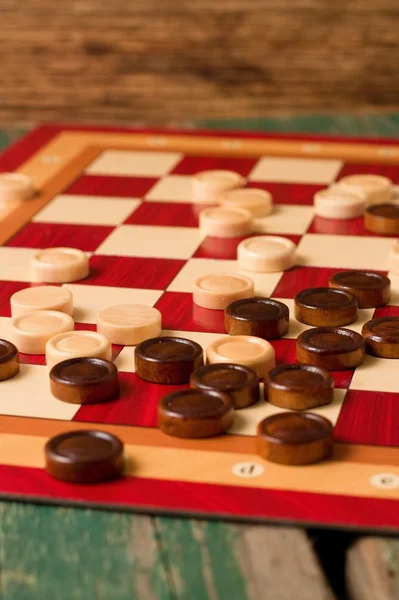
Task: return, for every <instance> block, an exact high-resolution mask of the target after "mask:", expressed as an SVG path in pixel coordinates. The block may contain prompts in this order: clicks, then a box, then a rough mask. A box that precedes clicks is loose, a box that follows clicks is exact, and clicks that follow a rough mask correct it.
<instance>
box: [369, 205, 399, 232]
mask: <svg viewBox="0 0 399 600" xmlns="http://www.w3.org/2000/svg"><path fill="white" fill-rule="evenodd" d="M364 226H365V228H366V229H368V230H369V231H372V232H373V233H379V234H380V235H399V204H393V203H392V204H373V205H372V206H368V207H367V208H366V211H365V213H364Z"/></svg>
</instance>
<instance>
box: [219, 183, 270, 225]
mask: <svg viewBox="0 0 399 600" xmlns="http://www.w3.org/2000/svg"><path fill="white" fill-rule="evenodd" d="M220 204H221V205H222V206H224V207H225V208H244V209H245V210H249V212H250V213H251V214H252V216H253V217H254V218H258V217H266V216H267V215H269V214H270V213H271V211H272V209H273V198H272V195H271V193H270V192H267V191H266V190H260V189H257V188H241V189H238V190H230V191H228V192H225V193H224V194H223V195H222V197H221V199H220Z"/></svg>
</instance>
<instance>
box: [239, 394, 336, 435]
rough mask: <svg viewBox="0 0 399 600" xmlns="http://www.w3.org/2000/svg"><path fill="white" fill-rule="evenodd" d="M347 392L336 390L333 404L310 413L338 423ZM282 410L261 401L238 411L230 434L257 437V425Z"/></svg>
mask: <svg viewBox="0 0 399 600" xmlns="http://www.w3.org/2000/svg"><path fill="white" fill-rule="evenodd" d="M261 386H262V390H261V391H262V394H261V397H263V384H261ZM346 391H347V390H342V389H338V388H336V389H335V390H334V398H333V401H332V403H331V404H328V405H327V406H321V407H319V408H314V409H313V408H312V410H311V411H310V412H312V413H316V414H318V415H321V416H323V417H325V418H326V419H329V420H330V421H331V422H332V424H333V425H335V424H336V422H337V421H338V417H339V413H340V412H341V408H342V405H343V402H344V399H345V395H346ZM281 412H282V409H281V408H279V407H278V406H273V405H272V404H269V402H265V401H264V400H260V401H259V402H257V404H254V405H253V406H249V407H248V408H245V409H244V410H237V411H235V413H234V423H233V426H232V428H231V429H230V431H229V433H235V434H238V435H250V436H255V435H256V428H257V425H258V423H259V422H260V421H262V419H265V418H266V417H270V416H272V415H275V414H277V413H281ZM287 412H294V411H287Z"/></svg>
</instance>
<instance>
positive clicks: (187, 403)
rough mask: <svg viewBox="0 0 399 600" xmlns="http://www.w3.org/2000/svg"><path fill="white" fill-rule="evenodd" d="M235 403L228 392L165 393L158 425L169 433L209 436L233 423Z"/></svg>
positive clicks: (160, 404) (189, 391) (227, 428)
mask: <svg viewBox="0 0 399 600" xmlns="http://www.w3.org/2000/svg"><path fill="white" fill-rule="evenodd" d="M233 419H234V409H233V403H232V400H231V398H230V396H228V395H227V394H224V393H223V392H219V391H214V390H213V391H209V390H208V391H204V390H198V389H188V390H181V391H178V392H173V393H172V394H168V395H167V396H165V397H164V398H163V399H162V400H161V401H160V402H159V404H158V425H159V428H160V429H161V431H163V432H164V433H167V434H168V435H171V436H174V437H181V438H206V437H214V436H217V435H221V434H223V433H226V431H228V430H229V429H230V427H231V425H232V424H233Z"/></svg>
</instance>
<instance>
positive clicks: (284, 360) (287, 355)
mask: <svg viewBox="0 0 399 600" xmlns="http://www.w3.org/2000/svg"><path fill="white" fill-rule="evenodd" d="M270 343H271V345H272V346H273V348H274V350H275V353H276V364H277V365H288V364H292V363H294V362H295V355H296V340H292V339H290V338H281V339H279V340H273V341H271V342H270Z"/></svg>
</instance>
